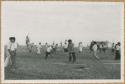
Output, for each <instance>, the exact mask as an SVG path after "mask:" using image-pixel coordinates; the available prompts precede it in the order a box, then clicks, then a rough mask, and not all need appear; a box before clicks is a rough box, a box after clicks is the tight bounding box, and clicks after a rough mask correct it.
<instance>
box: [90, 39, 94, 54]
mask: <svg viewBox="0 0 125 84" xmlns="http://www.w3.org/2000/svg"><path fill="white" fill-rule="evenodd" d="M93 45H94V41H92V42H91V43H90V47H89V49H90V52H92V51H93Z"/></svg>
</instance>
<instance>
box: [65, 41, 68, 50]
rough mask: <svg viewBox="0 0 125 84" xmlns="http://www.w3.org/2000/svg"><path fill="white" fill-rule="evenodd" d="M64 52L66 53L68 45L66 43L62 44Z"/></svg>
mask: <svg viewBox="0 0 125 84" xmlns="http://www.w3.org/2000/svg"><path fill="white" fill-rule="evenodd" d="M64 52H68V43H67V42H65V43H64Z"/></svg>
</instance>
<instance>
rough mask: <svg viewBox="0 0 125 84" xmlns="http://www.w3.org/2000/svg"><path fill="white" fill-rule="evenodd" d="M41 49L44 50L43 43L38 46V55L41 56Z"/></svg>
mask: <svg viewBox="0 0 125 84" xmlns="http://www.w3.org/2000/svg"><path fill="white" fill-rule="evenodd" d="M41 48H42V45H41V42H40V43H39V45H37V54H38V55H40V54H41Z"/></svg>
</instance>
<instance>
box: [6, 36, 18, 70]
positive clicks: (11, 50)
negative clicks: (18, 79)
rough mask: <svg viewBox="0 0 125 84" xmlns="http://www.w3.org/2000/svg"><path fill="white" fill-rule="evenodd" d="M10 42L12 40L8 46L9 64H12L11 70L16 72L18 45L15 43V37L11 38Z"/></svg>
mask: <svg viewBox="0 0 125 84" xmlns="http://www.w3.org/2000/svg"><path fill="white" fill-rule="evenodd" d="M9 40H10V42H9V43H8V45H7V49H8V54H9V57H8V58H9V60H8V63H11V65H10V70H12V71H15V69H16V51H17V46H18V44H17V43H16V42H15V41H16V38H15V37H10V38H9ZM6 61H7V60H6Z"/></svg>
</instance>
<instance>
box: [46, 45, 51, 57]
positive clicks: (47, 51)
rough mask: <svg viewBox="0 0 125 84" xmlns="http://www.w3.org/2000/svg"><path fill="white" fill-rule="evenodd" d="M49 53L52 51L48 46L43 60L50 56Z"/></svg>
mask: <svg viewBox="0 0 125 84" xmlns="http://www.w3.org/2000/svg"><path fill="white" fill-rule="evenodd" d="M51 51H52V46H50V45H48V47H47V50H46V53H45V59H47V58H48V56H49V55H51Z"/></svg>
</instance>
